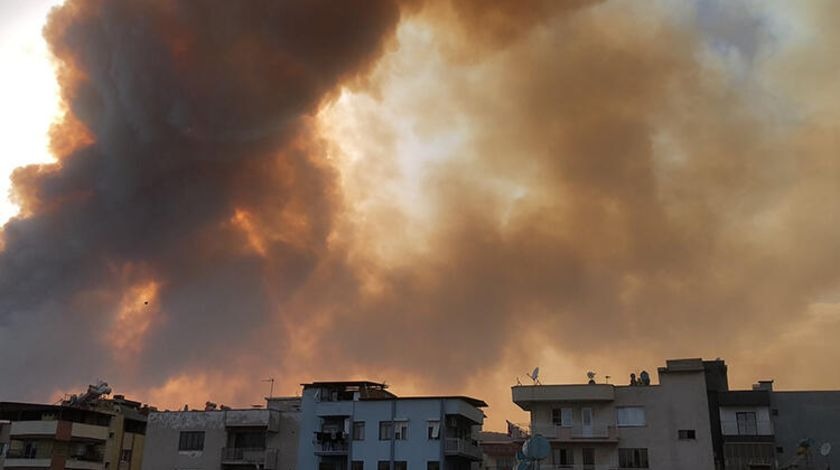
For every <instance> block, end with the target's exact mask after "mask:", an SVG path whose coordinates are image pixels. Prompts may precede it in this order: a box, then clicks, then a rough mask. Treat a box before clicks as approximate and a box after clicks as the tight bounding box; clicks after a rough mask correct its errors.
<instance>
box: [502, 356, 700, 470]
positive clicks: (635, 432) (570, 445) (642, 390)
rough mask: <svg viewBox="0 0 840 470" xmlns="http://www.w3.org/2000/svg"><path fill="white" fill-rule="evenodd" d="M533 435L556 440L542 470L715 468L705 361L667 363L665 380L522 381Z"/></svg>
mask: <svg viewBox="0 0 840 470" xmlns="http://www.w3.org/2000/svg"><path fill="white" fill-rule="evenodd" d="M512 393H513V401H514V403H516V404H517V405H519V406H520V407H521V408H522V409H523V410H525V411H528V412H530V413H531V422H530V430H531V433H539V434H542V435H543V436H545V437H546V438H548V439H549V441H550V443H551V446H552V455H551V456H550V457H549V459H548V460H547V461H546V462H545V463H544V464H543V465H541V467H540V468H541V469H543V470H545V469H548V468H556V469H581V470H608V469H609V470H612V469H629V468H650V469H661V470H671V469H692V470H713V469H714V468H715V465H714V454H713V445H712V433H711V427H710V413H709V405H708V400H707V390H706V379H705V373H704V366H703V361H702V360H700V359H682V360H670V361H667V365H666V367H661V368H659V384H658V385H633V386H630V385H628V386H618V385H612V384H603V383H601V384H596V383H590V384H569V385H527V386H524V385H519V386H514V387H513V388H512Z"/></svg>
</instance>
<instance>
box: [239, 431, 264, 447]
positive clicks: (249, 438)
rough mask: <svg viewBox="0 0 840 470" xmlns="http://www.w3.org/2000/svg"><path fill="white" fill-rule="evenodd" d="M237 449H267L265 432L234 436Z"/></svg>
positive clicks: (245, 432) (241, 433)
mask: <svg viewBox="0 0 840 470" xmlns="http://www.w3.org/2000/svg"><path fill="white" fill-rule="evenodd" d="M233 447H236V448H237V449H265V431H243V432H237V433H235V434H233Z"/></svg>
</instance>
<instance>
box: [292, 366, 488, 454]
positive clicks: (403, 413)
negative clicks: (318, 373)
mask: <svg viewBox="0 0 840 470" xmlns="http://www.w3.org/2000/svg"><path fill="white" fill-rule="evenodd" d="M486 406H487V404H486V403H484V402H483V401H481V400H478V399H475V398H470V397H464V396H422V397H398V396H396V395H394V394H393V393H390V392H389V391H387V390H386V386H385V384H381V383H376V382H368V381H350V382H314V383H309V384H303V396H302V402H301V412H302V418H301V428H300V441H299V449H298V468H299V469H317V470H442V469H445V470H467V469H470V468H472V467H473V465H474V464H475V465H476V466H477V465H478V462H479V461H480V460H481V458H482V454H481V450H480V449H479V447H478V445H477V443H476V441H475V439H474V435H475V433H476V432H478V431H479V430H480V428H481V425H482V424H483V422H484V413H483V412H482V410H481V408H483V407H486Z"/></svg>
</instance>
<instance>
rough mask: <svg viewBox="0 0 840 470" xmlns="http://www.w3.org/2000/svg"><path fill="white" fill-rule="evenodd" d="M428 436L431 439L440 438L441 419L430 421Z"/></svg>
mask: <svg viewBox="0 0 840 470" xmlns="http://www.w3.org/2000/svg"><path fill="white" fill-rule="evenodd" d="M426 437H427V438H428V439H429V440H430V441H436V440H438V439H440V421H429V424H428V426H427V428H426Z"/></svg>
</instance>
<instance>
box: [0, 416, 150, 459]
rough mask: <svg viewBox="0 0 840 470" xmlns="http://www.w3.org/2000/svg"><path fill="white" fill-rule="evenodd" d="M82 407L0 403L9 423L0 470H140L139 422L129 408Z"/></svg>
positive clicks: (142, 419)
mask: <svg viewBox="0 0 840 470" xmlns="http://www.w3.org/2000/svg"><path fill="white" fill-rule="evenodd" d="M124 402H125V401H124V400H123V401H119V400H117V401H111V400H107V401H103V402H102V403H97V404H95V405H86V406H85V407H78V406H69V405H67V404H64V405H41V404H31V403H10V402H3V403H0V420H6V421H8V422H9V425H8V429H7V431H6V432H7V435H8V444H7V449H6V452H5V454H6V458H5V462H3V468H4V469H5V470H15V469H20V470H23V469H26V470H32V469H37V468H49V469H53V470H55V469H86V470H104V469H120V470H140V459H141V457H142V456H141V455H140V454H141V453H142V452H140V453H135V449H142V445H143V434H144V433H145V416H143V414H142V412H141V411H140V410H139V409H135V408H133V404H134V403H136V402H131V403H129V404H128V405H126V403H124Z"/></svg>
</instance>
